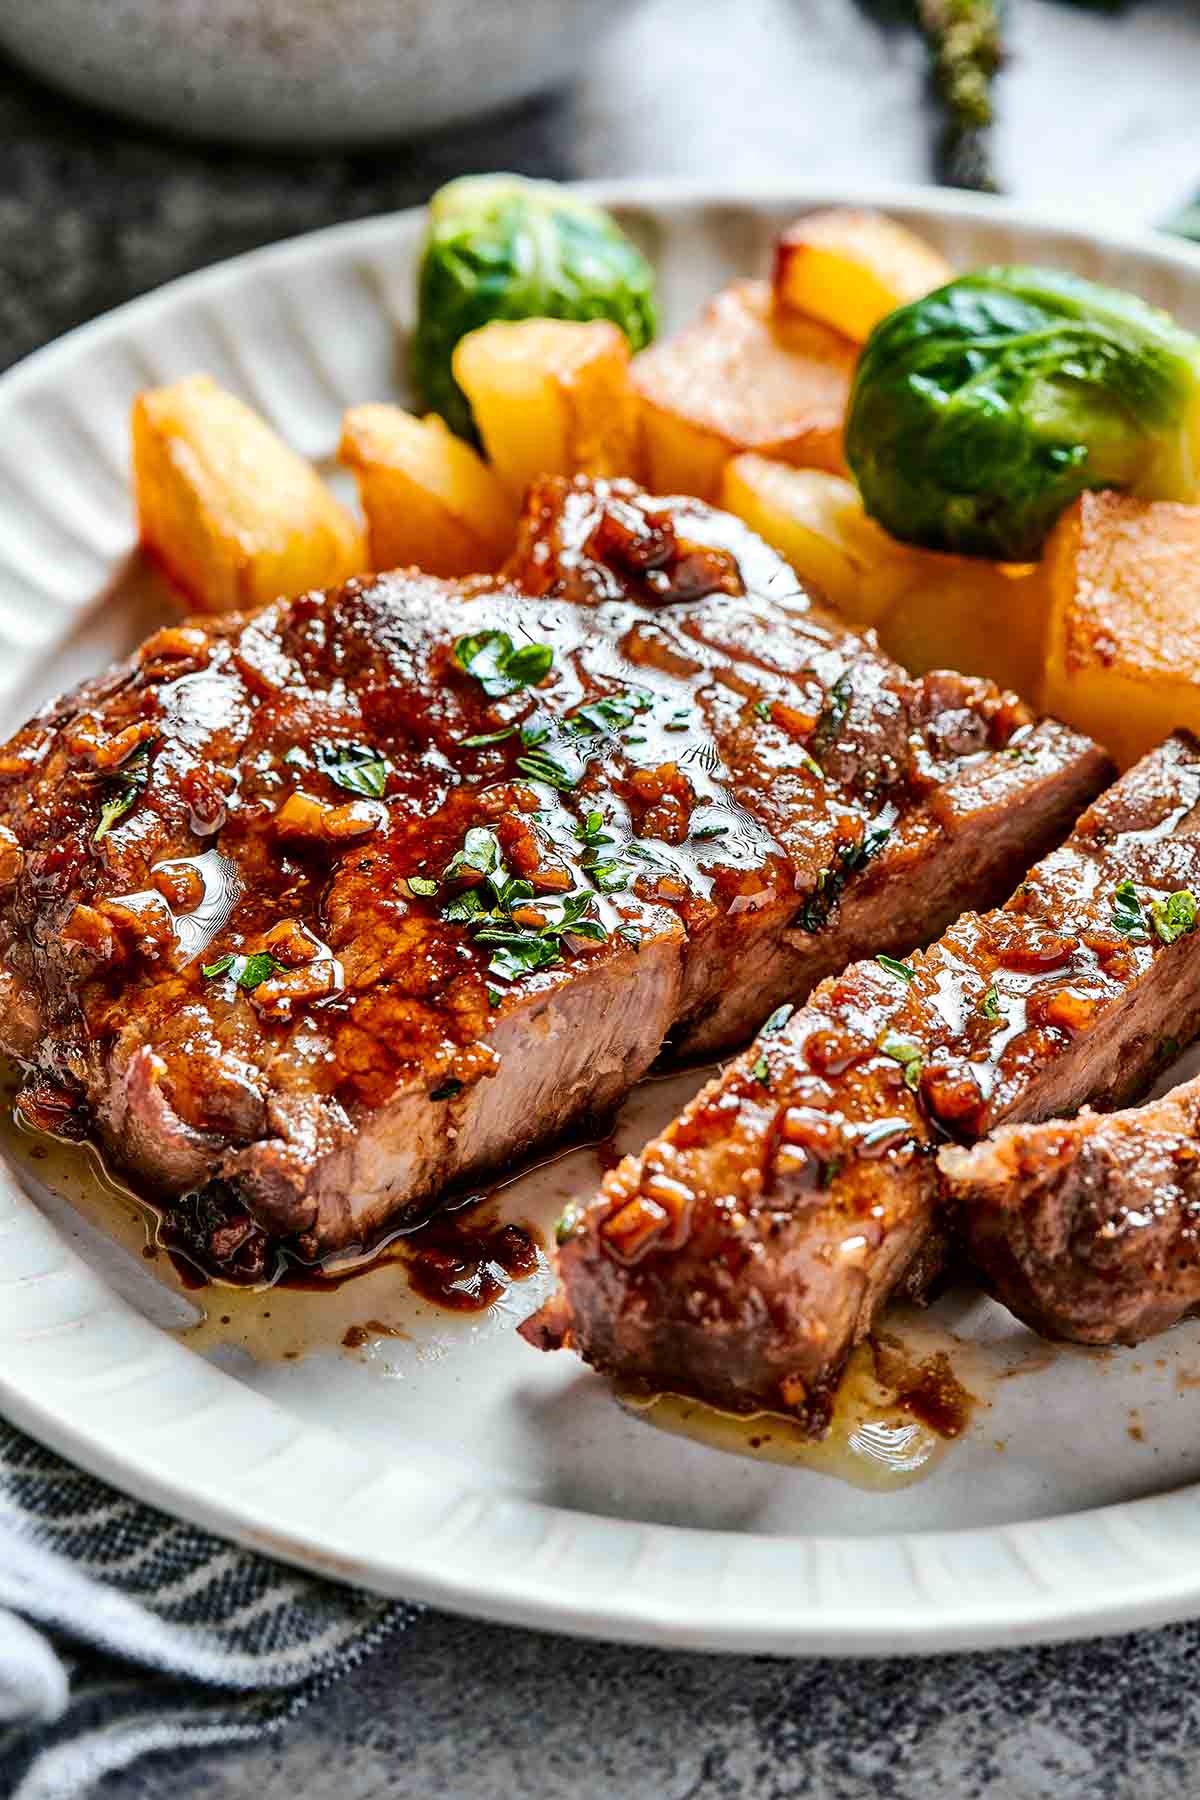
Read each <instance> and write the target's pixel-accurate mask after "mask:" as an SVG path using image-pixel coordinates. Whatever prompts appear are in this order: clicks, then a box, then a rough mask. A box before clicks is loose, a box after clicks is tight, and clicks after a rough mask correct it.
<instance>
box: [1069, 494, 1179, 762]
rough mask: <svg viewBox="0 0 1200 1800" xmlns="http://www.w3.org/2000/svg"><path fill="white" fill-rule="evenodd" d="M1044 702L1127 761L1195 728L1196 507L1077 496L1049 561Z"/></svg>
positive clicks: (1106, 496) (1119, 496)
mask: <svg viewBox="0 0 1200 1800" xmlns="http://www.w3.org/2000/svg"><path fill="white" fill-rule="evenodd" d="M1045 568H1046V582H1047V589H1048V594H1049V624H1048V629H1047V638H1046V673H1045V683H1044V686H1043V688H1042V694H1041V702H1042V705H1043V706H1044V707H1045V708H1046V710H1047V711H1048V712H1051V713H1056V714H1057V715H1058V716H1059V718H1062V719H1065V720H1066V721H1067V723H1068V724H1070V725H1075V726H1077V727H1078V728H1079V729H1080V730H1081V731H1086V732H1088V733H1090V734H1091V736H1093V737H1096V738H1099V740H1100V742H1101V743H1102V744H1104V745H1105V746H1106V747H1107V748H1108V749H1109V750H1110V751H1111V752H1112V754H1113V756H1114V757H1115V758H1116V760H1117V761H1118V762H1119V763H1120V764H1121V765H1122V767H1125V766H1127V765H1128V764H1129V763H1132V762H1136V761H1137V759H1138V757H1139V756H1141V755H1142V754H1143V753H1144V752H1145V751H1147V750H1149V749H1150V748H1151V747H1152V746H1153V745H1154V744H1158V743H1161V742H1162V740H1163V738H1164V737H1166V735H1167V733H1168V732H1169V731H1171V730H1173V729H1174V727H1175V726H1176V725H1186V726H1189V727H1190V728H1191V729H1192V730H1193V731H1200V506H1192V505H1187V504H1184V503H1181V502H1177V501H1170V500H1137V499H1134V498H1132V497H1131V496H1129V495H1125V494H1114V493H1094V494H1093V493H1087V494H1082V495H1081V496H1080V497H1079V499H1078V500H1076V502H1075V503H1074V505H1073V506H1071V507H1070V508H1069V509H1068V511H1067V512H1066V513H1064V515H1063V517H1062V518H1061V519H1060V520H1059V522H1058V524H1057V526H1056V527H1055V529H1054V531H1053V533H1052V534H1051V537H1050V541H1049V543H1048V544H1047V547H1046V555H1045Z"/></svg>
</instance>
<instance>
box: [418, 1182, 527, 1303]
mask: <svg viewBox="0 0 1200 1800" xmlns="http://www.w3.org/2000/svg"><path fill="white" fill-rule="evenodd" d="M402 1255H403V1258H404V1262H405V1264H406V1267H407V1273H408V1285H409V1287H411V1288H412V1290H413V1292H414V1293H415V1294H420V1296H421V1298H422V1299H423V1300H430V1301H432V1302H433V1304H434V1305H435V1306H442V1307H445V1308H447V1309H448V1310H449V1311H450V1312H483V1311H485V1310H486V1308H487V1307H489V1306H491V1305H493V1304H494V1303H495V1302H496V1301H497V1300H499V1299H500V1297H501V1295H503V1294H504V1293H506V1292H507V1290H508V1288H509V1287H511V1285H512V1283H513V1282H514V1281H527V1280H528V1279H529V1277H530V1276H531V1275H534V1274H536V1272H537V1267H538V1247H537V1237H536V1233H535V1232H534V1230H533V1228H532V1227H531V1226H529V1225H515V1224H512V1223H508V1224H505V1223H503V1222H501V1221H499V1220H497V1219H494V1218H490V1217H489V1216H488V1215H487V1212H486V1210H484V1211H482V1212H481V1211H480V1210H479V1209H477V1208H475V1207H472V1208H470V1209H468V1210H465V1211H463V1210H456V1211H454V1212H449V1213H439V1214H438V1216H437V1217H436V1218H434V1219H430V1220H429V1222H428V1224H426V1225H422V1226H420V1227H419V1228H418V1230H416V1231H414V1232H411V1233H409V1234H408V1235H407V1236H406V1237H405V1238H404V1239H403V1247H402Z"/></svg>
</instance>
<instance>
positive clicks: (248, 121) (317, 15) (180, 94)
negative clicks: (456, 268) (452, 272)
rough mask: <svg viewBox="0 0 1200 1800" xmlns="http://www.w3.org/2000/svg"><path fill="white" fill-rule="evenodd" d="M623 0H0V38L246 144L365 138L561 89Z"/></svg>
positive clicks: (193, 126)
mask: <svg viewBox="0 0 1200 1800" xmlns="http://www.w3.org/2000/svg"><path fill="white" fill-rule="evenodd" d="M630 4H631V0H36V3H35V4H31V3H30V0H0V44H3V45H4V47H5V48H7V49H8V50H9V51H10V52H11V53H12V55H13V56H14V57H15V58H16V59H17V61H19V62H22V63H24V64H25V65H26V66H27V67H28V68H30V69H32V70H34V71H35V73H37V74H39V75H42V76H44V77H45V79H46V80H47V81H50V82H53V83H55V84H56V85H57V86H59V87H63V88H66V89H67V91H68V92H69V93H72V94H76V95H78V96H79V97H80V98H81V99H84V100H88V101H91V102H93V103H95V104H96V105H99V106H107V107H112V108H114V109H115V110H117V111H119V112H123V113H130V114H132V115H133V116H135V117H137V118H141V119H146V120H149V121H150V122H151V123H152V124H155V125H162V126H165V127H167V128H168V129H169V130H172V131H179V132H186V133H188V134H191V135H204V136H214V137H222V138H229V139H233V140H236V141H240V142H242V143H260V144H280V145H284V144H286V145H291V146H294V147H295V148H298V149H299V148H304V147H307V146H311V145H315V144H361V143H368V142H371V141H378V140H380V139H384V138H389V137H403V136H407V135H410V134H413V133H416V132H420V131H425V130H428V129H430V128H432V127H434V126H438V125H446V124H451V123H453V122H454V121H456V120H462V119H466V118H468V117H470V116H471V115H473V114H476V113H482V112H486V111H487V110H488V109H489V108H491V107H497V106H502V105H505V104H506V103H508V102H510V101H515V100H520V99H523V98H524V97H525V96H527V95H529V94H533V93H536V92H538V91H539V90H542V89H545V88H549V87H551V86H553V85H554V84H555V83H556V82H559V81H561V80H563V79H565V78H566V77H567V76H568V75H569V74H570V73H571V72H572V70H573V69H574V68H576V67H577V66H578V64H579V63H580V62H581V60H582V58H583V57H584V55H585V54H586V51H587V49H588V46H589V44H590V42H591V40H592V39H593V38H594V37H595V36H596V35H597V33H598V32H599V31H600V30H601V29H602V28H603V27H604V26H605V25H606V24H607V23H608V22H609V21H610V20H611V19H613V18H614V17H615V16H617V15H618V14H619V13H621V12H623V11H626V10H628V7H629V5H630Z"/></svg>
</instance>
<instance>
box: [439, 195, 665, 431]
mask: <svg viewBox="0 0 1200 1800" xmlns="http://www.w3.org/2000/svg"><path fill="white" fill-rule="evenodd" d="M494 319H581V320H587V319H610V320H611V321H612V323H613V324H614V325H619V326H620V327H621V329H622V331H624V333H625V335H626V337H627V338H628V339H629V345H630V348H631V349H632V350H640V349H642V348H643V346H644V345H646V344H648V343H649V342H650V340H651V338H652V337H653V336H654V331H655V302H654V272H653V270H652V269H651V267H650V265H649V263H648V262H647V261H646V259H645V257H644V256H643V255H642V254H641V252H640V251H639V250H638V249H637V248H636V246H635V245H634V244H632V243H631V242H630V240H629V239H628V238H627V237H626V236H625V234H624V232H622V231H621V230H620V228H619V227H618V226H617V224H616V223H615V221H614V220H613V219H611V218H610V217H609V215H608V214H607V213H605V212H602V211H601V210H600V208H599V207H596V206H591V205H589V204H588V203H587V202H586V201H584V200H581V199H580V198H579V197H578V195H576V194H573V193H571V192H570V190H569V189H567V188H561V187H559V186H557V185H556V183H554V182H552V181H526V180H523V179H522V177H520V176H519V175H467V176H464V177H463V178H462V179H461V180H459V181H452V182H450V183H449V184H448V185H447V186H446V187H444V188H441V189H439V191H438V192H437V193H436V194H435V195H434V197H433V199H432V200H431V201H430V204H429V229H428V233H427V235H426V239H425V246H424V249H423V251H422V254H421V261H420V265H419V267H418V271H417V323H416V329H415V330H414V332H413V336H412V340H411V345H410V364H411V370H412V378H413V383H414V386H415V387H416V390H417V394H418V397H419V400H420V402H421V404H422V405H423V406H424V407H425V408H426V409H428V410H431V411H433V412H437V413H440V414H441V416H442V418H443V419H445V421H446V423H447V425H449V426H450V428H451V430H452V431H456V432H457V433H458V435H459V436H460V437H464V438H467V439H468V440H470V441H475V438H476V432H475V426H474V421H473V420H472V417H471V409H470V406H469V404H468V402H467V397H466V395H465V394H464V393H463V391H462V389H461V388H460V387H459V385H458V383H457V382H456V381H455V379H454V374H453V371H452V369H451V357H452V356H453V353H454V346H455V345H456V344H457V343H458V340H459V339H460V338H461V337H465V336H466V334H467V332H468V331H476V330H478V329H479V327H480V326H483V325H489V324H491V322H492V321H493V320H494Z"/></svg>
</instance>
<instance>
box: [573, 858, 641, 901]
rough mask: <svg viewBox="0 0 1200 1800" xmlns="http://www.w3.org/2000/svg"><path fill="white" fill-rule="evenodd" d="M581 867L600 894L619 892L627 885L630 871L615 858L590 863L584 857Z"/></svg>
mask: <svg viewBox="0 0 1200 1800" xmlns="http://www.w3.org/2000/svg"><path fill="white" fill-rule="evenodd" d="M583 867H584V869H585V870H586V872H587V878H588V880H589V881H590V882H592V883H593V884H594V885H595V886H596V887H597V888H599V890H600V892H601V893H602V894H619V893H620V892H621V891H622V890H623V889H624V888H627V887H628V886H629V882H630V878H631V876H630V871H629V870H628V869H626V868H624V867H622V865H621V863H620V862H619V861H617V860H616V859H615V858H614V859H613V860H611V861H609V862H593V863H590V864H589V862H588V861H587V859H586V858H585V859H584V863H583Z"/></svg>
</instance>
